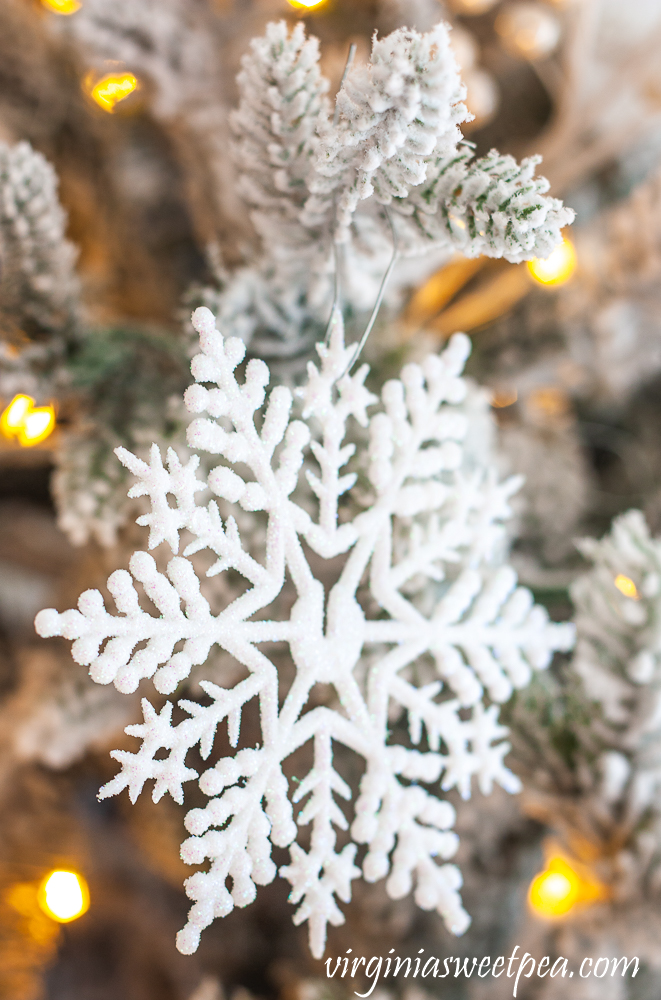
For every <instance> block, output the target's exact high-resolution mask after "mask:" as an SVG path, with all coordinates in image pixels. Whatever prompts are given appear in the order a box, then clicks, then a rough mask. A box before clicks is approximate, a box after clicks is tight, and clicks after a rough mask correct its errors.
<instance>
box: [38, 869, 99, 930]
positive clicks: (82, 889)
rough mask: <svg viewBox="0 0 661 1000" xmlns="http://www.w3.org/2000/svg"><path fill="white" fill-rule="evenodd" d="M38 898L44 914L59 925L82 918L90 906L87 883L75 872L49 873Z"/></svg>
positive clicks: (40, 888) (41, 886)
mask: <svg viewBox="0 0 661 1000" xmlns="http://www.w3.org/2000/svg"><path fill="white" fill-rule="evenodd" d="M38 898H39V906H40V907H41V909H42V910H43V911H44V913H45V914H46V915H47V916H49V917H50V918H51V919H52V920H56V921H57V922H58V923H60V924H68V923H69V922H70V921H71V920H77V919H78V917H82V915H83V913H87V911H88V909H89V905H90V894H89V889H88V888H87V882H86V881H85V879H84V878H83V877H82V875H77V874H76V872H67V871H54V872H51V873H50V874H49V875H47V876H46V878H45V879H44V880H43V882H42V883H41V885H40V887H39V896H38Z"/></svg>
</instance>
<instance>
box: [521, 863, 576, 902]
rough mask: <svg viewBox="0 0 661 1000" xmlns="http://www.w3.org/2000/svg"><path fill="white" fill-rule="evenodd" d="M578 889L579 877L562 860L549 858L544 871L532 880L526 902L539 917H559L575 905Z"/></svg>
mask: <svg viewBox="0 0 661 1000" xmlns="http://www.w3.org/2000/svg"><path fill="white" fill-rule="evenodd" d="M580 887H581V880H580V878H579V876H578V875H577V874H576V872H575V871H574V870H573V869H572V868H571V867H570V866H569V865H568V864H567V862H566V861H565V860H564V858H559V857H558V858H551V859H550V861H549V863H548V866H547V868H546V870H545V871H543V872H540V873H539V875H536V876H535V878H534V879H533V880H532V883H531V885H530V890H529V892H528V900H529V902H530V906H531V907H532V909H533V910H534V911H535V913H538V914H539V915H540V916H543V917H560V916H563V915H564V914H566V913H569V911H570V910H571V909H573V907H574V906H575V905H576V903H577V901H578V899H579V896H580Z"/></svg>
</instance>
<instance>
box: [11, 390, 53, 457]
mask: <svg viewBox="0 0 661 1000" xmlns="http://www.w3.org/2000/svg"><path fill="white" fill-rule="evenodd" d="M54 429H55V407H53V406H37V407H35V405H34V399H33V398H32V396H25V395H23V394H19V395H18V396H14V398H13V399H12V401H11V403H10V404H9V406H8V407H6V409H5V410H4V411H3V413H2V415H1V416H0V431H2V433H3V434H4V436H5V437H7V438H17V439H18V443H19V444H20V445H21V446H22V447H23V448H32V447H33V446H34V445H36V444H39V443H40V442H41V441H45V440H46V438H47V437H48V436H49V435H50V434H52V432H53V430H54Z"/></svg>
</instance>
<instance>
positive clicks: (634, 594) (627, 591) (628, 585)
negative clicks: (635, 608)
mask: <svg viewBox="0 0 661 1000" xmlns="http://www.w3.org/2000/svg"><path fill="white" fill-rule="evenodd" d="M613 583H614V584H615V586H616V587H617V589H618V590H619V592H620V593H621V594H624V596H625V597H631V598H633V600H634V601H639V600H640V594H639V593H638V588H637V587H636V584H635V583H634V582H633V580H630V579H629V577H628V576H624V574H623V573H618V574H617V576H616V577H615V579H614V580H613Z"/></svg>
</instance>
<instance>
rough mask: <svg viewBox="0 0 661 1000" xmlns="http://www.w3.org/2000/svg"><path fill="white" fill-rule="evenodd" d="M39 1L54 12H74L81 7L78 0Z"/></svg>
mask: <svg viewBox="0 0 661 1000" xmlns="http://www.w3.org/2000/svg"><path fill="white" fill-rule="evenodd" d="M41 2H42V4H43V5H44V7H47V8H48V10H52V11H54V13H55V14H75V13H76V11H77V10H80V8H81V7H82V4H80V3H78V0H41Z"/></svg>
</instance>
